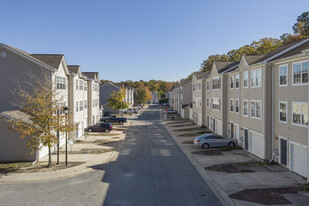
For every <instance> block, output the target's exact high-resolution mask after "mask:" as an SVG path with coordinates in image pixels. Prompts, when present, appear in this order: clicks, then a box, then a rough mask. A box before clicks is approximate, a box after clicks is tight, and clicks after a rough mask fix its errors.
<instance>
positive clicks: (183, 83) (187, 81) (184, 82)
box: [180, 79, 192, 86]
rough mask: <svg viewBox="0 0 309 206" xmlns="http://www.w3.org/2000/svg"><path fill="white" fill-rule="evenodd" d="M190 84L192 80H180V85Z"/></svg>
mask: <svg viewBox="0 0 309 206" xmlns="http://www.w3.org/2000/svg"><path fill="white" fill-rule="evenodd" d="M190 82H192V80H191V79H181V80H180V85H182V86H183V85H186V84H188V83H190Z"/></svg>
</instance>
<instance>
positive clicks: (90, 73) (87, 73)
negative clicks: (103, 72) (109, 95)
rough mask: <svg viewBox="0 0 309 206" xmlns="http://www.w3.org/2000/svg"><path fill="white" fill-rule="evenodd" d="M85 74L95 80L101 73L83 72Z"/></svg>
mask: <svg viewBox="0 0 309 206" xmlns="http://www.w3.org/2000/svg"><path fill="white" fill-rule="evenodd" d="M82 74H83V75H85V76H87V77H89V78H91V79H93V80H98V79H97V78H98V76H99V73H98V72H82ZM98 81H99V80H98Z"/></svg>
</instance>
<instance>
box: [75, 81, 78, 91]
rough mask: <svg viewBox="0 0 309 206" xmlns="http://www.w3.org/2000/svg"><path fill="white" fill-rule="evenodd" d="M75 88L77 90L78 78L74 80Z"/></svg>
mask: <svg viewBox="0 0 309 206" xmlns="http://www.w3.org/2000/svg"><path fill="white" fill-rule="evenodd" d="M75 86H76V90H78V79H76V81H75Z"/></svg>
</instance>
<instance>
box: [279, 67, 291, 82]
mask: <svg viewBox="0 0 309 206" xmlns="http://www.w3.org/2000/svg"><path fill="white" fill-rule="evenodd" d="M283 66H286V84H280V81H281V80H280V77H281V76H280V67H283ZM292 72H293V71H292ZM293 76H294V75H293ZM288 85H289V65H288V64H282V65H279V87H287V86H288Z"/></svg>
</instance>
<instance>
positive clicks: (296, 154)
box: [290, 144, 307, 177]
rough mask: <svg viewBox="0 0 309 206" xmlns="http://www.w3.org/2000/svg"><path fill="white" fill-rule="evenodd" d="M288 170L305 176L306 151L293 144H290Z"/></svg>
mask: <svg viewBox="0 0 309 206" xmlns="http://www.w3.org/2000/svg"><path fill="white" fill-rule="evenodd" d="M290 170H292V171H294V172H296V173H297V174H300V175H302V176H305V177H306V176H307V151H306V149H304V148H301V147H300V146H298V145H295V144H290Z"/></svg>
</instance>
